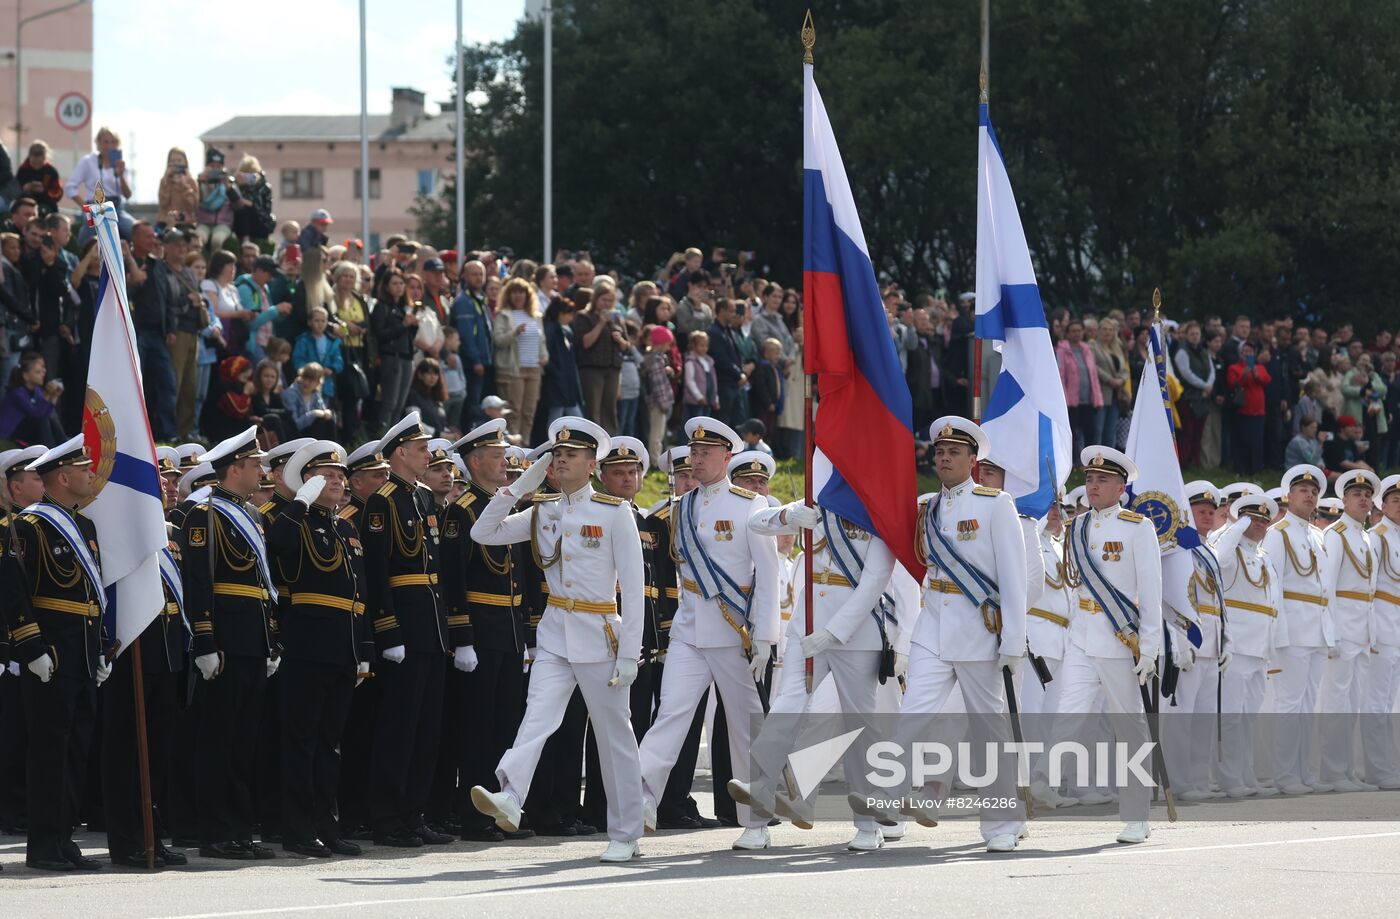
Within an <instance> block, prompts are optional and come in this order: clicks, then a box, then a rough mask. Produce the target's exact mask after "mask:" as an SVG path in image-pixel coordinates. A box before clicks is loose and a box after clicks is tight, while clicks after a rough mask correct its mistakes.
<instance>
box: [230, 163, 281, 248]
mask: <svg viewBox="0 0 1400 919" xmlns="http://www.w3.org/2000/svg"><path fill="white" fill-rule="evenodd" d="M234 184H235V186H236V188H237V190H238V197H236V198H235V199H234V201H233V233H234V235H235V236H237V237H238V238H239V239H242V240H249V239H267V238H268V237H269V236H271V235H272V231H273V230H274V229H276V227H277V218H276V217H275V216H273V213H272V186H271V185H268V184H267V175H266V173H264V172H263V168H262V163H260V162H258V158H257V157H256V156H253V155H252V154H244V156H243V159H241V160H239V161H238V174H237V175H236V176H235V178H234Z"/></svg>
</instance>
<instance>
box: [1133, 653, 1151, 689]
mask: <svg viewBox="0 0 1400 919" xmlns="http://www.w3.org/2000/svg"><path fill="white" fill-rule="evenodd" d="M1133 672H1134V673H1136V674H1137V678H1138V685H1139V686H1146V685H1147V681H1148V680H1150V679H1152V678H1153V677H1154V676H1156V675H1157V658H1156V656H1155V655H1153V656H1151V657H1149V656H1148V655H1146V654H1144V655H1142V656H1141V657H1139V658H1138V660H1137V663H1136V664H1133Z"/></svg>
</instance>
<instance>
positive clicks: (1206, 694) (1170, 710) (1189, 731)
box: [1157, 657, 1220, 793]
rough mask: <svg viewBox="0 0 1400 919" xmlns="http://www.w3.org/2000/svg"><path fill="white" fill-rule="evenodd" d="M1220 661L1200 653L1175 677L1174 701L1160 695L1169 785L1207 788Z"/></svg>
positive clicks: (1173, 787)
mask: <svg viewBox="0 0 1400 919" xmlns="http://www.w3.org/2000/svg"><path fill="white" fill-rule="evenodd" d="M1219 676H1220V662H1219V661H1218V660H1216V659H1215V658H1213V657H1201V658H1197V659H1196V663H1195V664H1194V665H1193V666H1192V667H1191V669H1190V670H1183V671H1182V672H1181V675H1180V676H1179V677H1178V678H1177V681H1176V705H1172V700H1171V699H1170V698H1167V697H1163V698H1162V699H1161V700H1160V701H1159V702H1158V708H1157V710H1158V711H1159V712H1160V713H1161V720H1160V721H1159V722H1158V723H1159V724H1160V725H1161V728H1160V730H1161V736H1162V756H1163V757H1164V758H1165V760H1166V763H1167V776H1168V778H1170V779H1171V783H1172V789H1173V790H1174V791H1176V792H1178V793H1180V792H1184V791H1192V790H1195V791H1206V790H1209V788H1210V766H1211V761H1212V760H1214V759H1215V740H1216V732H1215V690H1216V686H1217V685H1218V680H1219Z"/></svg>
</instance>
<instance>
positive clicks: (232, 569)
mask: <svg viewBox="0 0 1400 919" xmlns="http://www.w3.org/2000/svg"><path fill="white" fill-rule="evenodd" d="M214 495H215V496H218V497H221V498H224V499H226V500H228V501H231V502H233V503H234V504H240V505H241V504H243V499H242V498H240V497H239V496H238V495H236V494H234V493H233V492H231V491H227V490H225V489H223V488H220V487H218V486H215V487H214ZM252 515H253V518H254V520H258V519H259V514H258V513H257V511H252ZM259 526H261V522H260V521H259ZM183 535H184V539H183V540H182V550H183V551H182V554H183V558H182V559H181V571H182V572H183V574H184V577H185V612H186V614H187V615H188V616H189V620H190V625H191V627H192V628H193V629H194V648H193V650H194V654H195V656H196V657H198V656H200V655H203V654H212V653H214V652H216V651H222V652H223V653H224V655H225V657H256V658H259V659H263V658H267V657H269V656H271V654H272V649H273V647H274V636H273V632H272V626H273V621H274V611H273V607H272V603H271V597H270V595H269V594H268V591H267V588H266V586H265V585H264V584H263V580H262V571H261V568H260V566H259V565H258V556H257V552H256V550H255V549H254V548H253V547H252V546H250V545H249V544H248V542H247V540H245V539H244V538H243V534H242V533H241V532H240V531H239V530H238V529H236V528H235V527H233V526H232V525H231V524H230V523H229V522H228V521H227V520H226V519H225V518H224V516H223V515H222V514H220V513H219V512H218V511H216V510H214V509H213V508H212V507H211V506H210V504H209V502H208V501H204V502H200V503H199V504H196V505H195V506H194V507H192V508H190V510H189V513H187V514H186V515H185V523H184V528H183ZM216 595H217V596H218V601H217V604H216V602H215V599H214V598H215V596H216ZM216 605H217V607H218V614H217V615H216V614H215V613H214V609H215V606H216Z"/></svg>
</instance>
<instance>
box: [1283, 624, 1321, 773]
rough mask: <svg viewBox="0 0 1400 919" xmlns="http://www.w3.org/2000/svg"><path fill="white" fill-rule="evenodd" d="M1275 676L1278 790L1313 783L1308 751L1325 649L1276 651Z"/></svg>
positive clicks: (1294, 648) (1309, 751) (1289, 648)
mask: <svg viewBox="0 0 1400 919" xmlns="http://www.w3.org/2000/svg"><path fill="white" fill-rule="evenodd" d="M1276 660H1277V662H1278V666H1279V673H1278V674H1277V675H1276V676H1277V678H1276V679H1275V680H1274V707H1275V710H1276V711H1277V712H1278V713H1279V715H1280V716H1282V717H1280V718H1278V719H1276V721H1275V723H1274V779H1275V782H1276V784H1277V785H1278V787H1279V788H1283V787H1284V786H1286V785H1298V784H1303V785H1311V784H1313V783H1315V782H1317V770H1316V769H1314V768H1313V763H1312V751H1313V746H1314V742H1313V741H1314V734H1315V733H1316V731H1315V729H1314V728H1315V725H1314V719H1313V713H1314V712H1316V711H1317V691H1318V687H1319V686H1320V685H1321V683H1322V669H1323V666H1324V665H1325V664H1326V663H1327V649H1326V648H1300V647H1296V646H1294V645H1289V646H1288V647H1286V648H1279V649H1278V657H1277V658H1276Z"/></svg>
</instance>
